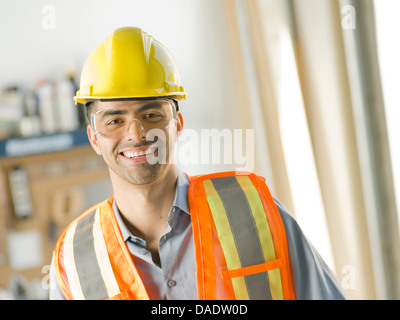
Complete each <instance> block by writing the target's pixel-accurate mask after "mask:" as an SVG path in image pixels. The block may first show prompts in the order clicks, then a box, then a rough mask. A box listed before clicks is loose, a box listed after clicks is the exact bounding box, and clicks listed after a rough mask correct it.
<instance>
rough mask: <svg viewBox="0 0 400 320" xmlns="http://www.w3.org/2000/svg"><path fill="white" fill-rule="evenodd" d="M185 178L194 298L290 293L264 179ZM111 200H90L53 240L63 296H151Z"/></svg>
mask: <svg viewBox="0 0 400 320" xmlns="http://www.w3.org/2000/svg"><path fill="white" fill-rule="evenodd" d="M189 180H190V186H189V190H188V200H189V207H190V216H191V220H192V228H193V238H194V244H195V257H196V267H197V293H198V298H199V299H200V300H216V299H240V300H243V299H295V293H294V289H293V284H292V278H291V273H290V266H289V258H288V249H287V242H286V234H285V229H284V227H283V223H282V220H281V216H280V214H279V211H278V208H277V207H276V205H275V202H274V200H273V198H272V196H271V194H270V192H269V190H268V187H267V186H266V184H265V180H264V179H263V178H262V177H259V176H257V175H255V174H253V173H248V172H222V173H214V174H209V175H203V176H199V177H189ZM112 203H113V198H112V197H111V198H110V199H108V200H106V201H104V202H101V203H99V204H97V205H95V206H93V207H92V208H90V209H89V210H87V211H86V212H85V213H83V214H82V215H81V216H79V217H78V218H77V219H75V220H74V221H73V222H72V223H71V224H70V225H69V226H68V227H67V228H66V229H65V230H64V232H63V233H62V234H61V236H60V238H59V239H58V242H57V245H56V248H55V256H54V267H55V271H56V277H57V281H58V283H59V285H60V287H61V290H62V292H63V293H64V295H65V296H66V298H67V299H117V300H136V299H149V295H148V293H147V291H146V286H145V284H144V283H143V281H142V279H141V278H140V275H139V273H138V271H137V269H136V267H135V265H134V263H133V260H132V257H131V254H130V252H129V250H128V248H127V246H126V244H125V242H124V240H123V238H122V235H121V231H120V229H119V227H118V223H117V220H116V218H115V215H114V212H113V209H112Z"/></svg>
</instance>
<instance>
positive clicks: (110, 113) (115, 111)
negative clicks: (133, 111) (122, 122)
mask: <svg viewBox="0 0 400 320" xmlns="http://www.w3.org/2000/svg"><path fill="white" fill-rule="evenodd" d="M126 113H127V111H126V110H123V109H108V110H106V111H104V113H103V114H102V115H101V120H104V118H106V117H108V116H116V115H121V114H122V115H123V114H126Z"/></svg>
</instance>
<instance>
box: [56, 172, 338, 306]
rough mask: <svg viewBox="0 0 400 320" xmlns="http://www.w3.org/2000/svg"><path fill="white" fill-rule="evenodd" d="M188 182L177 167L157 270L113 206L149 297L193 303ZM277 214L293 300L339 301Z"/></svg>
mask: <svg viewBox="0 0 400 320" xmlns="http://www.w3.org/2000/svg"><path fill="white" fill-rule="evenodd" d="M188 188H189V180H188V178H187V176H186V174H185V173H184V172H182V171H181V170H179V168H178V182H177V187H176V191H175V199H174V202H173V205H172V208H171V211H170V213H169V216H168V227H167V229H166V230H165V232H164V233H163V235H162V236H161V239H160V241H159V255H160V262H161V267H159V266H157V265H155V264H154V262H153V260H152V258H151V253H150V252H149V251H148V250H147V249H146V241H145V240H143V239H141V238H138V237H135V236H134V235H132V234H131V233H130V232H129V230H128V228H127V227H126V225H125V224H124V222H123V220H122V218H121V215H120V212H119V210H118V206H117V203H116V202H115V201H114V203H113V210H114V213H115V216H116V218H117V222H118V224H119V228H120V229H121V233H122V237H123V239H124V241H125V243H126V245H127V247H128V249H129V251H130V253H131V255H132V259H133V261H134V264H135V266H136V268H137V269H138V272H139V274H140V276H141V279H142V281H143V283H144V284H145V286H146V288H147V289H148V290H147V291H148V293H149V295H150V299H168V300H174V299H192V300H194V299H197V284H196V261H195V253H194V241H193V233H192V224H191V218H190V211H189V205H188V197H187V193H188ZM275 203H276V205H277V207H278V209H279V212H280V214H281V216H282V221H283V224H284V227H285V231H286V237H287V241H288V253H289V260H290V268H291V272H292V279H293V285H294V289H295V293H296V298H297V299H344V298H345V297H344V294H343V291H342V289H341V287H340V284H339V282H338V281H337V279H336V277H335V275H334V274H333V272H332V271H331V270H330V269H329V267H328V266H327V265H326V263H325V262H324V261H323V259H322V258H321V257H320V255H319V254H318V252H316V250H315V249H314V247H313V246H312V245H311V244H310V243H309V242H308V240H307V239H306V238H305V236H304V234H303V232H302V231H301V229H300V227H299V226H298V224H297V222H296V221H295V220H294V218H293V217H292V216H291V215H290V214H289V213H288V211H287V210H286V208H285V207H284V206H283V205H282V204H281V203H280V202H279V201H277V200H276V199H275ZM64 298H65V297H64V296H63V294H62V292H61V289H60V287H59V286H58V284H57V280H56V278H55V274H54V266H53V262H52V266H51V271H50V299H54V300H55V299H64Z"/></svg>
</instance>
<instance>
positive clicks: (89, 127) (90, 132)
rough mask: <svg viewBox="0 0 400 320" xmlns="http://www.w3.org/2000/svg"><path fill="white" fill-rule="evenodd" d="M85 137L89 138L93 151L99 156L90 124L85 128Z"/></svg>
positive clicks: (99, 152) (98, 148)
mask: <svg viewBox="0 0 400 320" xmlns="http://www.w3.org/2000/svg"><path fill="white" fill-rule="evenodd" d="M87 135H88V138H89V142H90V144H91V145H92V148H93V149H94V151H96V153H97V154H98V155H99V156H101V150H100V147H99V144H98V141H97V138H96V135H95V134H94V131H93V128H92V126H91V125H90V124H89V125H88V126H87Z"/></svg>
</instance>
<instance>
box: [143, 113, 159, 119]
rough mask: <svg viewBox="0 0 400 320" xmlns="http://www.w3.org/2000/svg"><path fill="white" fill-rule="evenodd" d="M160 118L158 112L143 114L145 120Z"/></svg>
mask: <svg viewBox="0 0 400 320" xmlns="http://www.w3.org/2000/svg"><path fill="white" fill-rule="evenodd" d="M161 118H162V116H161V115H160V114H158V113H154V112H153V113H147V114H146V115H145V116H144V119H145V120H149V121H157V120H160V119H161Z"/></svg>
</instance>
